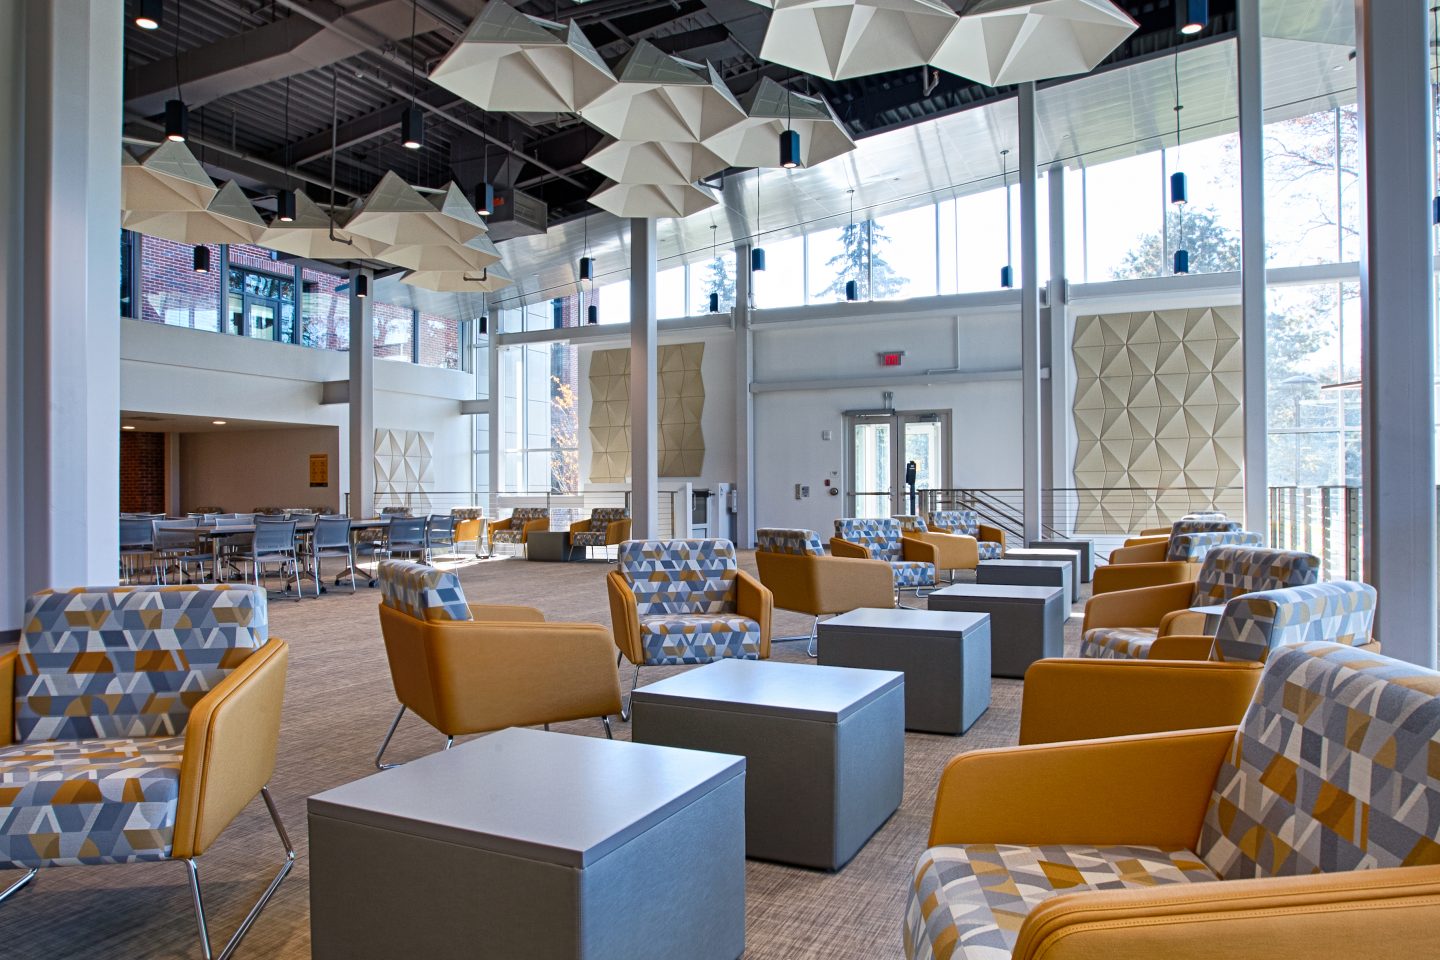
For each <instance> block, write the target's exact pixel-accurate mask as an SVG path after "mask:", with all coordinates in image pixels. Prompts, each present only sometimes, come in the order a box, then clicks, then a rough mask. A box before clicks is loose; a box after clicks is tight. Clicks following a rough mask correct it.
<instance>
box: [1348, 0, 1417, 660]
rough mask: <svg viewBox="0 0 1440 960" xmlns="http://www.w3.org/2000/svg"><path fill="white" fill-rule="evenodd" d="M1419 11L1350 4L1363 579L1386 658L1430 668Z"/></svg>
mask: <svg viewBox="0 0 1440 960" xmlns="http://www.w3.org/2000/svg"><path fill="white" fill-rule="evenodd" d="M1428 7H1429V2H1428V0H1356V3H1355V13H1356V24H1355V39H1356V49H1357V51H1358V55H1359V64H1358V72H1359V76H1358V80H1359V100H1360V132H1361V140H1362V150H1363V155H1364V158H1365V172H1366V175H1365V230H1364V234H1363V241H1364V247H1363V253H1362V254H1361V257H1360V317H1361V320H1360V325H1361V339H1362V341H1363V366H1362V379H1363V381H1364V387H1363V389H1364V404H1363V406H1364V425H1365V430H1364V445H1365V446H1364V450H1365V457H1364V491H1363V492H1364V509H1365V520H1364V524H1365V579H1366V580H1368V581H1369V582H1370V583H1371V584H1373V585H1374V587H1375V588H1376V590H1378V591H1379V593H1380V607H1379V611H1378V619H1377V623H1376V631H1377V634H1378V636H1380V637H1382V638H1383V641H1384V644H1385V653H1386V654H1387V655H1389V656H1392V657H1397V658H1399V659H1401V660H1408V661H1410V662H1412V663H1416V664H1420V665H1421V666H1427V667H1434V666H1435V645H1436V636H1435V630H1436V616H1435V600H1436V596H1435V576H1436V570H1435V553H1436V550H1435V399H1434V397H1435V393H1434V373H1435V371H1434V360H1433V358H1434V346H1435V335H1434V321H1435V316H1434V309H1433V303H1432V299H1431V298H1432V297H1433V296H1434V288H1433V286H1432V284H1433V282H1434V279H1433V278H1434V273H1433V268H1434V257H1433V253H1432V250H1431V244H1432V243H1433V238H1432V235H1431V230H1432V228H1431V224H1430V197H1431V195H1432V192H1433V190H1434V182H1435V181H1434V172H1433V170H1432V167H1431V157H1432V156H1433V150H1434V143H1435V140H1434V136H1435V130H1434V121H1433V117H1432V113H1431V111H1432V109H1433V106H1432V101H1431V94H1430V78H1429V76H1428V75H1427V66H1428V63H1427V61H1428V54H1429V43H1428V40H1429V39H1430V28H1429V22H1428V21H1429V10H1428Z"/></svg>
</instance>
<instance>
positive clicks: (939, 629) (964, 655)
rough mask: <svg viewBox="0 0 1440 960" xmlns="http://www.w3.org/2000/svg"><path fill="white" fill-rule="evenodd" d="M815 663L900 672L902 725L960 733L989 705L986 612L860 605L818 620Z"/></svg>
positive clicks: (939, 731) (987, 621)
mask: <svg viewBox="0 0 1440 960" xmlns="http://www.w3.org/2000/svg"><path fill="white" fill-rule="evenodd" d="M819 655H820V664H821V665H822V666H833V667H861V668H866V669H876V670H899V671H900V672H902V673H904V674H905V729H906V730H921V731H924V732H926V733H949V734H957V735H958V734H961V733H964V732H965V731H966V730H969V729H970V726H971V724H973V723H974V722H975V721H976V720H978V719H979V718H980V715H981V714H982V713H984V712H985V711H986V710H987V709H988V708H989V706H990V618H989V616H987V615H986V614H983V613H950V612H947V611H942V610H908V609H905V608H903V607H897V608H895V609H891V610H881V609H873V608H861V609H859V610H851V611H850V612H849V613H842V614H840V615H839V616H838V617H833V618H831V619H829V620H825V621H823V622H821V624H820V630H819Z"/></svg>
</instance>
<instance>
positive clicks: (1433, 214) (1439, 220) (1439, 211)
mask: <svg viewBox="0 0 1440 960" xmlns="http://www.w3.org/2000/svg"><path fill="white" fill-rule="evenodd" d="M1430 208H1431V209H1430V219H1431V220H1432V221H1434V223H1435V225H1436V226H1440V197H1436V198H1435V200H1434V201H1433V202H1432V203H1431V204H1430Z"/></svg>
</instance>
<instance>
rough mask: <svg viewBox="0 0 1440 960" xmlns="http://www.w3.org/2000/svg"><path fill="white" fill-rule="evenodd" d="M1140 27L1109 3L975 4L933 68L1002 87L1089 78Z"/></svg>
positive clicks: (1034, 0) (1026, 0) (1037, 0)
mask: <svg viewBox="0 0 1440 960" xmlns="http://www.w3.org/2000/svg"><path fill="white" fill-rule="evenodd" d="M1138 27H1139V24H1137V23H1136V22H1135V21H1134V20H1132V19H1130V16H1129V15H1128V14H1127V13H1125V11H1123V10H1121V9H1120V8H1119V7H1117V6H1115V4H1113V3H1110V2H1109V0H974V2H972V3H970V4H969V5H968V6H967V7H966V8H965V10H964V12H963V13H962V14H961V16H960V20H959V22H958V23H956V24H955V25H954V26H953V27H952V28H951V29H950V32H949V34H948V35H947V36H946V37H945V39H944V42H943V43H941V44H940V48H939V50H937V51H936V53H935V56H934V57H933V58H931V60H930V62H931V63H932V64H933V65H934V66H936V67H939V68H940V69H941V70H945V71H948V72H950V73H956V74H959V75H960V76H962V77H965V78H967V79H969V80H974V81H975V82H976V83H983V84H986V85H988V86H992V87H994V86H1002V85H1005V84H1011V83H1024V82H1026V81H1029V80H1048V79H1050V78H1052V77H1067V76H1070V75H1072V74H1077V73H1089V72H1090V71H1091V70H1094V69H1095V68H1096V67H1097V66H1098V65H1099V64H1100V61H1102V60H1104V59H1105V58H1106V57H1108V56H1109V55H1110V54H1111V53H1112V52H1113V51H1114V50H1115V48H1116V47H1118V46H1120V44H1121V43H1123V42H1124V40H1125V38H1126V37H1128V36H1130V34H1132V33H1134V32H1135V30H1136V29H1137V28H1138Z"/></svg>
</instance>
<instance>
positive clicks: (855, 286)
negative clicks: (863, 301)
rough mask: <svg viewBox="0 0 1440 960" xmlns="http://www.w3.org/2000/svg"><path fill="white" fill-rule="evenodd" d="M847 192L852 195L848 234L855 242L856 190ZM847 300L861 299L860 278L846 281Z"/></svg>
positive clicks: (852, 188) (852, 189)
mask: <svg viewBox="0 0 1440 960" xmlns="http://www.w3.org/2000/svg"><path fill="white" fill-rule="evenodd" d="M846 192H847V193H848V194H850V226H849V228H848V229H847V230H846V233H847V234H848V235H849V237H850V239H851V240H853V239H854V237H855V188H854V187H851V188H850V189H849V190H847V191H846ZM845 299H846V300H848V301H850V302H852V303H853V302H854V301H856V300H859V299H860V280H859V279H858V278H851V279H849V280H846V281H845Z"/></svg>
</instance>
